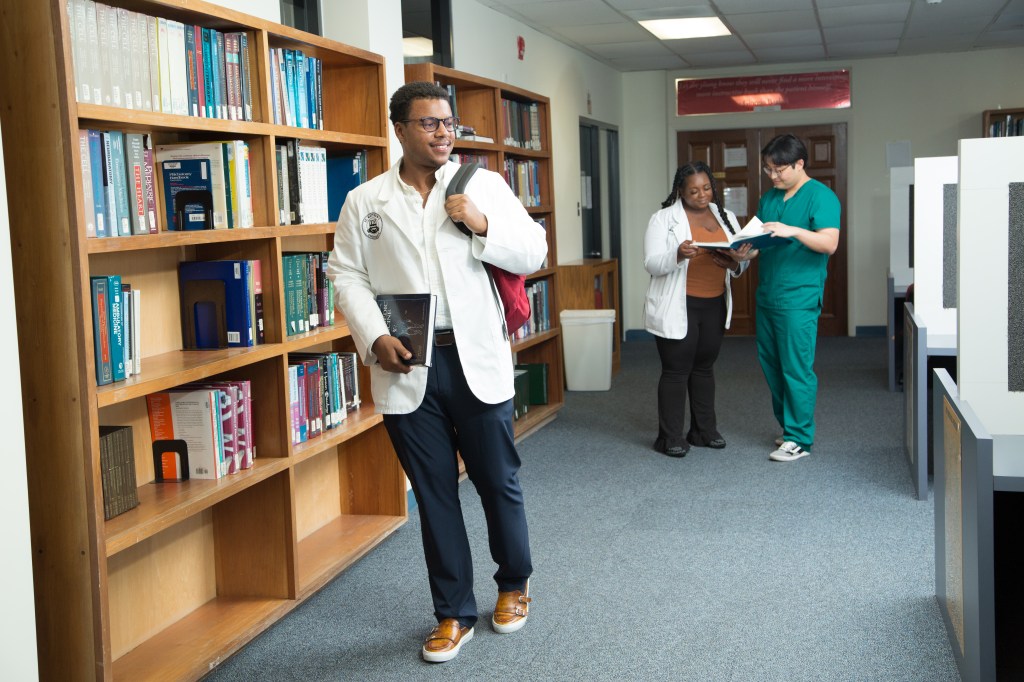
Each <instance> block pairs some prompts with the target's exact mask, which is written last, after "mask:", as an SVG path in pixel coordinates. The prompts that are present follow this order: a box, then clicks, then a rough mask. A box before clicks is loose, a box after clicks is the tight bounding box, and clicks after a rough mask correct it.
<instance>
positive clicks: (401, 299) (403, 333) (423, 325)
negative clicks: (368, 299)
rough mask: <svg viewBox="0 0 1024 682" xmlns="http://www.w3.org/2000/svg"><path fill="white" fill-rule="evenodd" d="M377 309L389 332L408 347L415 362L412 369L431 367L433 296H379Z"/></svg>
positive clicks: (407, 362) (410, 362)
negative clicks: (418, 366) (414, 367)
mask: <svg viewBox="0 0 1024 682" xmlns="http://www.w3.org/2000/svg"><path fill="white" fill-rule="evenodd" d="M377 306H378V307H379V308H380V312H381V314H382V315H383V316H384V323H385V324H386V325H387V326H388V332H389V333H390V334H391V336H394V337H395V338H397V339H398V340H399V341H401V342H402V345H403V346H405V347H406V348H407V349H408V350H409V352H410V353H412V358H411V359H409V360H407V361H406V364H409V365H423V366H425V367H429V366H430V363H431V361H432V360H433V352H434V310H435V308H436V307H437V296H435V295H434V294H380V295H379V296H377Z"/></svg>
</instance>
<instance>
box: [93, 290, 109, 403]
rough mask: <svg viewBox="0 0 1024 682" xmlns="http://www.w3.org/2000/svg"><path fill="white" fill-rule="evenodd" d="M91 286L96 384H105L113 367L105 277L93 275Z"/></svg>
mask: <svg viewBox="0 0 1024 682" xmlns="http://www.w3.org/2000/svg"><path fill="white" fill-rule="evenodd" d="M90 285H91V288H92V334H93V352H94V353H95V358H96V384H97V385H98V386H105V385H106V384H109V383H110V382H112V381H113V380H114V371H113V367H112V366H111V364H110V316H109V313H108V310H109V308H108V303H107V299H108V298H109V297H110V292H109V290H108V289H107V278H106V277H93V278H92V279H91V280H90Z"/></svg>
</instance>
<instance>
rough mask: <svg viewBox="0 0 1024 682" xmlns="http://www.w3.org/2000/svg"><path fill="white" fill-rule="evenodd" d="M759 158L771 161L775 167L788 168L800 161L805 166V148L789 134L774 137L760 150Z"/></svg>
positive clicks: (797, 139)
mask: <svg viewBox="0 0 1024 682" xmlns="http://www.w3.org/2000/svg"><path fill="white" fill-rule="evenodd" d="M761 158H762V159H768V160H771V162H772V163H774V164H775V165H776V166H788V165H790V164H794V163H796V162H797V161H801V160H802V161H803V162H804V165H805V166H806V165H807V147H805V146H804V143H803V142H801V141H800V138H799V137H797V136H796V135H793V134H791V133H785V134H783V135H776V136H775V137H773V138H772V139H771V140H769V141H768V144H766V145H765V146H764V149H762V150H761Z"/></svg>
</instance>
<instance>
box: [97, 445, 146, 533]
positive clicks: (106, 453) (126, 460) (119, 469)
mask: <svg viewBox="0 0 1024 682" xmlns="http://www.w3.org/2000/svg"><path fill="white" fill-rule="evenodd" d="M100 484H101V487H102V490H103V518H104V519H106V520H109V519H112V518H114V517H115V516H117V515H118V514H123V513H125V512H126V511H129V510H131V509H135V507H138V506H139V490H138V484H137V482H136V478H135V446H134V444H133V440H132V427H131V426H101V427H100Z"/></svg>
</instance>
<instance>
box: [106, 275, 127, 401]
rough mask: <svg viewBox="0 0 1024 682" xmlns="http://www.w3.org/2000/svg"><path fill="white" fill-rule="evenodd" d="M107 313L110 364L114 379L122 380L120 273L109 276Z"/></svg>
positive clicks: (122, 325)
mask: <svg viewBox="0 0 1024 682" xmlns="http://www.w3.org/2000/svg"><path fill="white" fill-rule="evenodd" d="M107 291H108V293H109V295H108V297H107V301H108V303H107V315H108V316H109V320H110V365H111V367H112V368H113V372H114V381H122V380H123V379H124V378H125V373H124V306H123V305H122V302H121V277H120V275H108V276H107Z"/></svg>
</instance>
